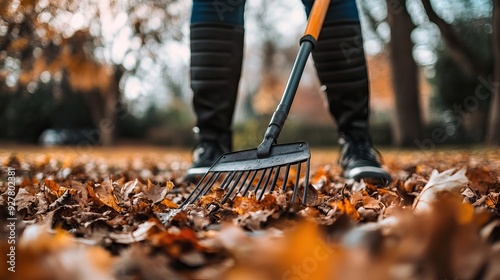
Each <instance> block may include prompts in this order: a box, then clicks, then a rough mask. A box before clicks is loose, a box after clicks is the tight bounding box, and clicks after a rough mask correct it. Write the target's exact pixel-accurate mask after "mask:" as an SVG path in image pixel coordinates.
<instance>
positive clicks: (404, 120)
mask: <svg viewBox="0 0 500 280" xmlns="http://www.w3.org/2000/svg"><path fill="white" fill-rule="evenodd" d="M387 7H388V13H387V14H388V16H387V20H388V22H389V25H390V28H391V41H390V42H389V47H390V50H391V54H390V61H391V66H392V84H393V87H394V93H395V100H396V108H395V111H396V118H395V120H394V121H395V127H394V135H393V137H394V143H395V144H396V145H398V146H413V145H415V141H416V140H417V139H421V138H422V137H423V124H422V117H421V111H420V102H419V80H418V67H417V64H416V63H415V60H414V59H413V54H412V51H413V42H412V41H411V37H410V34H411V32H412V31H413V29H414V28H415V25H414V24H413V22H412V21H411V18H410V15H409V14H408V11H407V9H406V1H405V0H387Z"/></svg>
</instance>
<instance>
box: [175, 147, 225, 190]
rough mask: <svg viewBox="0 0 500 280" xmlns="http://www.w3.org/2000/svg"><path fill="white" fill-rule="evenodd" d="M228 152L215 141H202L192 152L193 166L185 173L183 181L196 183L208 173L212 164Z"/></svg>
mask: <svg viewBox="0 0 500 280" xmlns="http://www.w3.org/2000/svg"><path fill="white" fill-rule="evenodd" d="M227 152H229V150H228V149H225V148H224V147H222V146H221V145H220V144H219V142H217V141H202V142H200V143H199V144H198V146H196V148H195V149H194V151H193V164H192V165H191V167H189V169H188V170H187V172H186V177H185V178H184V180H185V181H189V182H193V183H196V182H197V181H198V180H199V179H201V176H203V175H204V174H205V173H207V172H208V170H209V169H210V167H211V166H212V164H213V163H214V162H215V161H216V160H217V159H218V158H219V157H220V156H221V155H222V154H225V153H227Z"/></svg>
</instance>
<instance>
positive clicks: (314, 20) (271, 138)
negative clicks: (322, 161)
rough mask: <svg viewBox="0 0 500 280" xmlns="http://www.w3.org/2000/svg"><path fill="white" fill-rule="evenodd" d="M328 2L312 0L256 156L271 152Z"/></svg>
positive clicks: (293, 96) (286, 115) (315, 39)
mask: <svg viewBox="0 0 500 280" xmlns="http://www.w3.org/2000/svg"><path fill="white" fill-rule="evenodd" d="M329 4H330V0H316V1H314V4H313V7H312V10H311V13H310V15H309V20H308V21H307V27H306V31H305V32H304V36H302V38H301V39H300V49H299V53H298V55H297V57H296V58H295V62H294V64H293V67H292V72H291V73H290V77H289V78H288V82H287V84H286V87H285V91H284V93H283V96H282V98H281V101H280V103H279V104H278V107H277V108H276V111H275V112H274V114H273V116H272V118H271V121H270V122H269V126H268V127H267V130H266V133H265V134H264V140H263V141H262V143H261V144H260V145H259V147H257V157H258V158H265V157H268V156H269V154H270V152H271V147H272V145H274V144H276V141H277V139H278V137H279V135H280V133H281V129H282V128H283V125H284V124H285V121H286V118H287V117H288V113H289V112H290V108H291V106H292V102H293V99H294V98H295V93H296V92H297V88H298V87H299V83H300V78H301V77H302V73H303V72H304V68H305V66H306V63H307V59H308V58H309V54H311V52H312V50H313V49H314V46H315V45H316V42H317V40H318V37H319V33H320V31H321V27H322V26H323V21H324V20H325V16H326V12H327V10H328V5H329Z"/></svg>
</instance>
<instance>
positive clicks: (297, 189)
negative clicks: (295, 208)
mask: <svg viewBox="0 0 500 280" xmlns="http://www.w3.org/2000/svg"><path fill="white" fill-rule="evenodd" d="M300 166H301V164H300V162H299V165H298V166H297V175H296V176H295V186H294V187H293V195H292V202H293V203H295V200H296V199H297V193H298V191H299V179H300Z"/></svg>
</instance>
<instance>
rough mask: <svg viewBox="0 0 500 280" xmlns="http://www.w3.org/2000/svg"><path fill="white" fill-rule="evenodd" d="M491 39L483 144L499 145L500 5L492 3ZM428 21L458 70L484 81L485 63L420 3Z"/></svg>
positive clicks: (427, 2)
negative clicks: (488, 105) (490, 96)
mask: <svg viewBox="0 0 500 280" xmlns="http://www.w3.org/2000/svg"><path fill="white" fill-rule="evenodd" d="M492 3H493V5H492V6H493V22H492V27H493V40H492V42H493V43H492V50H493V57H494V66H493V68H494V70H493V78H492V84H491V92H492V94H493V95H492V99H491V105H490V110H489V117H488V125H487V132H486V143H487V144H491V145H493V144H496V145H498V144H500V113H499V111H500V89H499V88H500V86H499V82H500V39H499V37H500V19H499V17H500V7H499V6H500V4H499V3H498V1H495V0H493V1H492ZM422 4H423V6H424V8H425V11H426V13H427V16H428V17H429V20H430V21H431V22H433V23H434V24H436V25H437V27H438V28H439V31H440V32H441V36H442V38H443V41H444V42H445V44H446V46H447V48H448V50H449V52H450V54H451V56H452V57H453V58H454V59H455V61H456V62H457V64H458V65H459V66H460V67H461V69H462V70H463V71H464V73H466V74H468V75H471V76H476V77H479V78H481V79H483V80H488V78H487V77H489V76H490V73H491V70H490V69H489V67H488V64H487V63H485V62H484V61H481V59H478V57H477V55H475V54H473V53H472V52H471V51H470V49H469V48H468V47H467V45H466V44H465V42H464V41H463V40H462V39H461V37H460V36H459V34H458V33H457V32H456V31H455V30H454V29H453V26H452V25H451V24H449V23H447V22H445V21H444V20H443V19H442V18H441V17H440V16H439V15H438V14H437V13H436V12H435V11H434V9H433V7H432V4H431V1H430V0H422Z"/></svg>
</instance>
